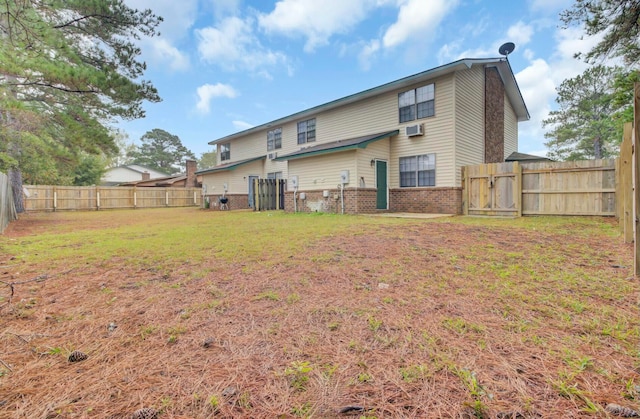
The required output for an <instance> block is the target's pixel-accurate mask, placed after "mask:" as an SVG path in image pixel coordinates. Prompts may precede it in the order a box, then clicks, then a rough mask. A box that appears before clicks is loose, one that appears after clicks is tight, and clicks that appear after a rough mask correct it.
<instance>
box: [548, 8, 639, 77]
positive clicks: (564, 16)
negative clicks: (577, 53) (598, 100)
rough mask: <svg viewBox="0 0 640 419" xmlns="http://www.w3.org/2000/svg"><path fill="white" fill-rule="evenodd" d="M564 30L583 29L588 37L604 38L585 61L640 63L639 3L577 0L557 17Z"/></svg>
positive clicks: (588, 54) (586, 56)
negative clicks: (622, 59)
mask: <svg viewBox="0 0 640 419" xmlns="http://www.w3.org/2000/svg"><path fill="white" fill-rule="evenodd" d="M560 19H561V20H562V22H563V23H564V24H565V25H566V26H571V25H574V24H580V25H584V29H585V31H586V33H587V35H596V34H604V37H603V38H602V40H601V41H600V42H598V44H597V45H596V46H595V47H593V49H592V50H591V51H589V52H588V53H587V54H586V55H585V56H584V58H585V59H586V60H587V61H588V62H592V63H593V62H595V61H596V60H597V59H605V58H611V57H622V58H624V60H625V62H626V63H627V64H629V65H637V64H638V62H639V61H640V45H639V42H640V1H638V0H634V1H625V0H576V1H575V2H574V4H573V6H572V7H571V8H570V9H567V10H565V11H564V12H562V13H561V14H560Z"/></svg>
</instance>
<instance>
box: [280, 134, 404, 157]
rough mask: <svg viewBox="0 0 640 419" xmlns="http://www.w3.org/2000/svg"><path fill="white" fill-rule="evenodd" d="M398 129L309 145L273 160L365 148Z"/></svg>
mask: <svg viewBox="0 0 640 419" xmlns="http://www.w3.org/2000/svg"><path fill="white" fill-rule="evenodd" d="M399 133H400V130H394V131H387V132H382V133H378V134H370V135H365V136H363V137H357V138H350V139H347V140H338V141H332V142H330V143H322V144H318V145H315V146H311V147H305V148H303V149H301V150H298V151H295V152H293V153H289V154H285V155H284V156H278V157H276V158H275V159H274V160H278V161H285V160H294V159H300V158H303V157H310V156H315V155H318V154H327V153H336V152H338V151H346V150H353V149H356V148H366V147H367V145H369V144H370V143H372V142H374V141H378V140H383V139H385V138H389V137H393V136H394V135H398V134H399Z"/></svg>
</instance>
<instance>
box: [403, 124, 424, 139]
mask: <svg viewBox="0 0 640 419" xmlns="http://www.w3.org/2000/svg"><path fill="white" fill-rule="evenodd" d="M404 130H405V133H406V134H407V137H416V136H418V135H422V124H416V125H409V126H408V127H405V128H404Z"/></svg>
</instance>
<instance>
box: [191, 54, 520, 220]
mask: <svg viewBox="0 0 640 419" xmlns="http://www.w3.org/2000/svg"><path fill="white" fill-rule="evenodd" d="M329 82H330V81H327V83H329ZM528 119H529V112H528V111H527V107H526V105H525V103H524V100H523V98H522V95H521V93H520V89H519V87H518V85H517V83H516V80H515V77H514V75H513V72H512V69H511V66H510V65H509V62H508V60H507V59H506V58H505V57H501V58H487V59H462V60H459V61H455V62H452V63H450V64H446V65H443V66H440V67H436V68H433V69H431V70H427V71H424V72H422V73H419V74H415V75H413V76H409V77H406V78H403V79H400V80H397V81H394V82H391V83H387V84H384V85H382V86H378V87H374V88H372V89H369V90H365V91H363V92H360V93H356V94H353V95H350V96H347V97H344V98H342V99H338V100H335V101H332V102H329V103H325V104H323V105H319V106H316V107H313V108H310V109H307V110H304V111H301V112H298V113H295V114H293V115H289V116H286V117H284V118H280V119H277V120H275V121H271V122H268V123H266V124H263V125H260V126H257V127H254V128H251V129H248V130H245V131H242V132H239V133H236V134H231V135H228V136H226V137H223V138H220V139H217V140H214V141H212V142H210V143H209V144H211V145H216V146H217V152H218V156H219V159H220V161H219V163H218V165H217V166H215V167H212V168H209V169H205V170H200V171H198V172H196V173H197V174H199V175H202V182H203V189H204V190H205V191H206V192H205V193H206V195H207V196H209V199H210V200H212V202H215V200H216V199H217V198H218V197H219V196H221V195H223V194H225V195H226V197H227V198H228V199H229V201H230V207H231V209H238V208H249V207H253V200H252V199H251V196H252V185H253V180H254V179H256V178H282V179H287V192H286V193H285V210H287V211H294V210H297V211H308V212H311V211H327V212H344V213H374V212H378V211H393V212H427V213H453V214H456V213H460V212H461V210H462V189H461V167H462V166H467V165H475V164H482V163H494V162H504V161H505V158H506V157H507V156H509V155H511V154H512V153H513V152H516V151H517V149H518V122H520V121H527V120H528Z"/></svg>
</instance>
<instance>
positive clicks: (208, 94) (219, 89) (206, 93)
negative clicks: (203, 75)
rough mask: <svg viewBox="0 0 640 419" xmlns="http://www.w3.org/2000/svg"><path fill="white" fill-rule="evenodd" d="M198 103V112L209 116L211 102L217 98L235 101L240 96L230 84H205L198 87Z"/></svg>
mask: <svg viewBox="0 0 640 419" xmlns="http://www.w3.org/2000/svg"><path fill="white" fill-rule="evenodd" d="M196 93H197V94H198V103H197V104H196V109H197V110H198V112H200V113H203V114H207V113H209V111H210V110H211V101H212V100H213V99H214V98H216V97H227V98H231V99H233V98H234V97H236V96H238V93H237V92H236V91H235V89H234V88H233V87H231V86H229V85H228V84H222V83H217V84H204V85H202V86H200V87H198V89H197V91H196Z"/></svg>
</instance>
